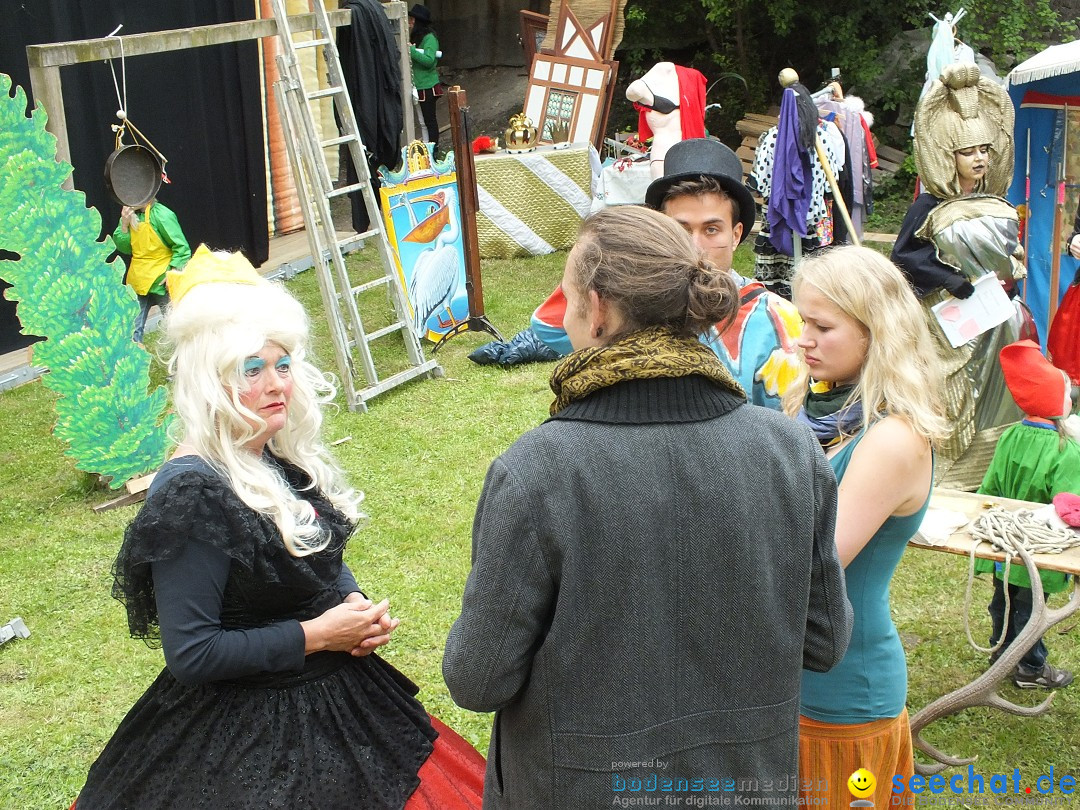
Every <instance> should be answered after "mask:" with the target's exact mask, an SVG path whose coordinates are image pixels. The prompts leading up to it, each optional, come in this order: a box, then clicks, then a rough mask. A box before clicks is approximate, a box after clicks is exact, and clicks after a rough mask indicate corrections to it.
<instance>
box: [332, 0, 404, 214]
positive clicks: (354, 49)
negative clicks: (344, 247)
mask: <svg viewBox="0 0 1080 810" xmlns="http://www.w3.org/2000/svg"><path fill="white" fill-rule="evenodd" d="M344 8H346V9H348V10H349V11H350V12H351V14H352V21H351V23H350V25H349V26H347V27H342V28H339V29H338V33H337V48H338V54H339V55H340V57H341V72H342V74H343V76H344V79H345V87H346V89H347V90H348V91H349V100H350V101H351V102H352V107H353V114H354V115H355V116H356V125H357V127H358V128H359V130H360V139H361V140H362V141H363V143H364V147H365V148H366V149H367V152H368V164H369V165H368V168H369V173H370V174H371V190H372V192H373V193H374V195H375V199H376V200H378V199H379V173H378V171H377V169H378V167H379V166H380V165H383V166H388V167H390V168H394V167H396V166H397V165H398V163H399V162H400V160H401V155H400V153H399V151H398V149H399V145H398V139H399V138H400V137H401V130H402V126H403V118H402V108H401V67H400V64H399V60H398V46H397V42H396V40H395V38H394V30H393V28H392V27H391V26H390V20H389V19H388V18H387V16H386V13H385V12H384V11H383V9H382V4H381V3H379V2H378V0H348V2H347V3H346V4H345V6H344ZM345 170H346V182H347V183H348V184H349V185H352V184H354V183H356V182H357V179H358V178H357V174H356V169H355V167H354V166H353V165H352V160H351V159H347V160H346V167H345ZM349 200H350V202H351V203H352V226H353V229H354V230H355V231H356V232H357V233H363V232H364V231H366V230H368V228H369V227H370V224H371V220H370V214H369V212H368V211H367V210H366V208H365V206H364V200H363V197H362V196H361V193H360V192H359V191H354V192H352V193H351V194H349ZM377 215H378V213H377V212H376V216H377Z"/></svg>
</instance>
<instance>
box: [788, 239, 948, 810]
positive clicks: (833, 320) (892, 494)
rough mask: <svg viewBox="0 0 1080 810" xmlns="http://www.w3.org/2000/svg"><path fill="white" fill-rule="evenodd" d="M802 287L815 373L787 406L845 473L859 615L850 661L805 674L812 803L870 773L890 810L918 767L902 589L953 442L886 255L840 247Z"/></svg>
mask: <svg viewBox="0 0 1080 810" xmlns="http://www.w3.org/2000/svg"><path fill="white" fill-rule="evenodd" d="M793 290H794V301H795V305H796V306H797V307H798V309H799V314H800V315H801V316H802V318H803V323H804V326H803V332H802V336H801V337H800V339H799V341H798V345H799V348H800V350H801V352H802V355H803V360H804V363H805V365H804V368H803V371H802V375H801V378H800V379H799V380H798V381H797V382H796V383H794V384H792V386H791V387H790V388H789V389H788V392H787V394H786V395H785V410H786V411H787V413H788V414H790V415H792V416H795V417H796V418H797V419H798V420H799V421H801V422H804V423H806V424H808V425H809V426H810V427H811V428H812V429H813V431H814V433H815V434H816V435H817V437H818V441H819V442H820V443H821V446H822V447H823V448H824V449H825V452H826V455H827V456H828V458H829V463H830V464H831V465H832V467H833V470H834V471H835V473H836V478H837V480H838V482H839V497H838V506H837V517H836V547H837V552H838V553H839V556H840V561H841V563H842V564H843V565H844V566H845V576H846V581H847V589H848V598H849V599H850V600H851V605H852V609H853V611H854V615H855V623H854V627H853V629H852V635H851V644H850V646H849V648H848V651H847V653H846V654H845V656H844V658H843V660H842V661H841V662H840V663H839V664H838V665H837V666H836V667H834V668H833V669H832V670H830V671H829V672H826V673H815V672H804V673H803V679H802V715H803V716H802V719H801V722H800V757H799V767H800V772H801V774H802V776H803V778H804V780H806V783H808V784H812V785H814V787H815V788H818V787H819V786H827V787H823V788H821V789H814V790H811V791H809V792H807V793H804V796H806V797H811V796H812V797H816V798H818V799H827V800H828V801H827V802H825V803H828V804H829V806H830V807H840V806H847V804H848V802H849V801H850V796H849V794H848V791H847V779H848V777H849V776H850V775H851V774H852V773H853V772H854V771H856V770H857V769H859V768H867V769H869V770H870V771H871V772H872V773H874V774H875V775H877V778H878V783H877V784H878V788H877V793H876V795H875V797H874V801H875V802H876V803H877V804H876V806H878V807H885V806H887V805H888V804H889V802H890V800H892V796H891V794H890V790H891V783H890V780H889V779H888V778H885V775H886V774H887V775H889V776H891V775H893V774H897V775H901V776H910V775H911V774H912V771H913V760H912V750H911V731H910V728H909V725H908V718H907V710H906V709H905V702H906V698H907V667H906V664H905V660H904V649H903V646H902V645H901V643H900V637H899V635H898V634H897V632H896V627H895V626H894V625H893V622H892V618H891V617H890V614H889V581H890V580H891V578H892V575H893V571H894V570H895V568H896V566H897V564H898V563H899V561H900V557H901V555H902V554H903V552H904V548H905V547H906V546H907V542H908V540H909V539H910V538H911V537H912V535H914V534H915V532H916V530H917V529H918V527H919V524H920V522H921V521H922V516H923V514H924V513H925V511H926V508H927V505H928V503H929V500H930V490H931V485H932V479H933V472H934V453H933V448H934V445H935V443H936V442H937V441H939V440H940V439H941V438H942V437H943V436H945V435H947V433H948V426H947V424H946V422H945V420H944V419H943V417H942V415H941V406H940V405H939V403H938V398H937V385H938V380H940V374H939V373H938V372H937V369H936V367H935V364H936V360H935V359H934V358H935V357H936V354H935V352H934V348H933V344H932V342H931V338H930V334H929V331H928V328H927V326H926V321H925V319H924V318H923V316H922V310H921V308H920V306H919V303H918V300H917V299H916V298H915V295H914V294H913V293H912V291H911V288H910V287H909V286H908V283H907V281H906V279H905V278H904V276H903V274H901V272H900V271H899V270H898V269H897V268H896V267H895V266H894V265H893V264H892V263H891V262H889V261H888V260H887V259H885V258H884V257H883V256H881V255H880V254H879V253H877V252H875V251H873V250H869V249H867V248H861V247H839V248H834V249H832V250H830V251H828V252H827V253H825V254H822V255H821V256H820V257H815V258H812V259H808V260H807V261H805V262H804V263H803V264H802V265H801V266H800V268H799V270H798V271H797V272H796V274H795V279H794V283H793ZM816 803H822V802H816Z"/></svg>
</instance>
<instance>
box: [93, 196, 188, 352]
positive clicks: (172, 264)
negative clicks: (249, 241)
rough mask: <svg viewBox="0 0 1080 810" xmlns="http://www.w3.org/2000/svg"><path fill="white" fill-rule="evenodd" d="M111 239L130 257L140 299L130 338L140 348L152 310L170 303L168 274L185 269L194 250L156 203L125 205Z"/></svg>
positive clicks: (169, 214)
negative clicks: (166, 278)
mask: <svg viewBox="0 0 1080 810" xmlns="http://www.w3.org/2000/svg"><path fill="white" fill-rule="evenodd" d="M112 238H113V243H114V244H115V245H116V249H117V250H119V251H120V252H121V253H126V254H128V255H129V256H131V265H130V266H129V267H128V272H127V283H128V284H130V285H131V287H132V289H134V290H135V295H137V296H138V298H139V316H138V318H136V319H135V331H134V333H133V334H132V336H131V337H132V339H133V340H134V341H135V342H136V343H140V344H141V343H142V340H143V330H144V329H145V328H146V317H147V315H149V314H150V308H151V307H153V306H159V307H162V308H164V307H165V305H166V304H168V303H169V295H168V293H167V292H166V290H165V274H166V273H167V272H168V271H169V270H180V269H182V268H183V266H184V265H185V264H187V260H188V259H190V258H191V248H190V247H189V246H188V242H187V238H186V237H185V236H184V232H183V231H182V230H181V229H180V223H179V222H178V221H177V219H176V214H174V213H173V212H172V211H171V210H169V209H168V208H166V207H165V206H164V205H162V204H161V203H159V202H157V201H156V200H150V202H148V203H147V204H146V205H145V206H144V207H143V208H138V209H136V208H131V207H130V206H127V205H125V206H124V207H123V208H122V209H121V211H120V223H119V224H118V225H117V226H116V230H115V231H113V235H112Z"/></svg>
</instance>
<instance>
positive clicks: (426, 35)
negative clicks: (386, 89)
mask: <svg viewBox="0 0 1080 810" xmlns="http://www.w3.org/2000/svg"><path fill="white" fill-rule="evenodd" d="M409 55H410V56H411V57H412V79H413V87H415V88H416V94H417V98H418V100H419V102H420V115H421V117H422V118H423V125H424V130H425V133H424V136H423V141H424V142H425V143H432V144H434V149H435V151H436V152H437V151H438V149H439V119H438V116H437V115H436V114H435V102H436V101H438V99H439V97H440V96H442V94H443V86H442V82H440V81H439V71H438V68H437V67H436V65H437V64H438V63H439V57H441V56H442V51H440V50H439V40H438V39H437V38H436V37H435V32H434V31H432V30H431V12H430V11H428V9H427V6H422V5H420V4H419V3H417V4H416V5H414V6H413V7H412V8H411V9H409Z"/></svg>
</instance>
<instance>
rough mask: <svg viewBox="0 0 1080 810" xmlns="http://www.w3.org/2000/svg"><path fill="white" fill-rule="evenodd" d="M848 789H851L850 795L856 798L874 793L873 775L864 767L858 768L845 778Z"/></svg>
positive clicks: (875, 784)
mask: <svg viewBox="0 0 1080 810" xmlns="http://www.w3.org/2000/svg"><path fill="white" fill-rule="evenodd" d="M847 787H848V790H850V791H851V795H852V796H854V797H855V798H856V799H865V798H866V797H867V796H873V795H874V788H875V787H877V780H876V779H874V775H873V774H872V773H870V771H868V770H866V768H859V770H857V771H855V773H853V774H852V775H851V776H849V777H848V780H847Z"/></svg>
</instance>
